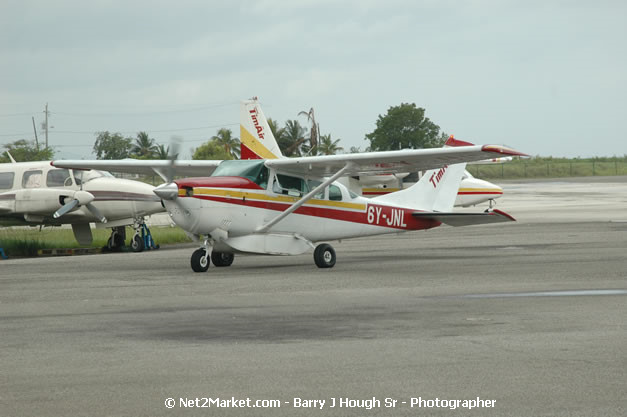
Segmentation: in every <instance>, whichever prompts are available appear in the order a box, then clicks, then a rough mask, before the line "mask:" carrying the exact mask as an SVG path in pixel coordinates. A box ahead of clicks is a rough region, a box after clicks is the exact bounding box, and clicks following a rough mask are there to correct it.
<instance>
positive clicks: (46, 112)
mask: <svg viewBox="0 0 627 417" xmlns="http://www.w3.org/2000/svg"><path fill="white" fill-rule="evenodd" d="M44 113H45V114H46V121H45V123H46V150H48V103H46V111H44Z"/></svg>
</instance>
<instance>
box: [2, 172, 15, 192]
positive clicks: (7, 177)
mask: <svg viewBox="0 0 627 417" xmlns="http://www.w3.org/2000/svg"><path fill="white" fill-rule="evenodd" d="M14 179H15V173H14V172H0V190H10V189H11V188H13V180H14Z"/></svg>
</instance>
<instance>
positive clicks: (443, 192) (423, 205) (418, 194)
mask: <svg viewBox="0 0 627 417" xmlns="http://www.w3.org/2000/svg"><path fill="white" fill-rule="evenodd" d="M444 146H445V147H457V146H473V144H472V143H469V142H464V141H461V140H457V139H455V138H453V136H451V137H450V138H449V139H448V140H447V141H446V143H445V145H444ZM465 170H466V163H462V164H454V165H445V166H443V167H442V168H438V169H432V170H429V171H426V172H425V173H424V174H423V175H422V177H421V178H420V181H418V182H417V183H416V184H414V185H413V186H411V187H409V188H407V189H405V190H401V191H397V192H395V193H390V194H386V195H382V196H379V197H375V198H373V200H375V201H380V202H382V203H387V204H394V205H397V206H402V207H406V208H412V209H416V210H422V211H438V212H450V211H452V210H453V207H454V206H455V199H456V198H457V193H458V191H459V185H460V183H461V181H462V177H463V176H464V171H465Z"/></svg>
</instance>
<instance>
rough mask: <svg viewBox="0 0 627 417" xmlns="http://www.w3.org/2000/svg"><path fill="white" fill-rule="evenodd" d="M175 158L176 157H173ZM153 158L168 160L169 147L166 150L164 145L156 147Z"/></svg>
mask: <svg viewBox="0 0 627 417" xmlns="http://www.w3.org/2000/svg"><path fill="white" fill-rule="evenodd" d="M174 157H175V158H176V155H175V156H174ZM155 158H157V159H170V147H169V146H168V147H167V148H166V146H165V145H159V146H157V149H156V150H155Z"/></svg>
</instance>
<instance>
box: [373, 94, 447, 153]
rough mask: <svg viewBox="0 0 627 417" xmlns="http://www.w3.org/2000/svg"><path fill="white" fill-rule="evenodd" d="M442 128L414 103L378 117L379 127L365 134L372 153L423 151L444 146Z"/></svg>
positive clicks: (405, 104)
mask: <svg viewBox="0 0 627 417" xmlns="http://www.w3.org/2000/svg"><path fill="white" fill-rule="evenodd" d="M439 132H440V127H439V126H438V125H436V124H435V123H433V122H432V121H431V120H429V119H428V118H426V117H425V109H423V108H421V107H416V104H415V103H411V104H409V103H401V105H400V106H396V107H390V108H389V109H388V112H387V114H386V115H385V116H381V115H379V118H378V119H377V127H376V129H375V130H374V131H373V132H372V133H368V134H367V135H366V140H369V141H370V148H371V149H372V150H373V151H386V150H399V149H407V148H409V149H421V148H435V147H439V146H442V145H443V144H444V142H442V140H441V137H439Z"/></svg>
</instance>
